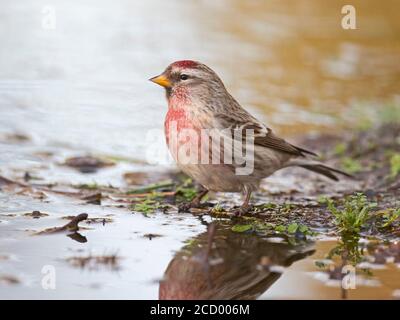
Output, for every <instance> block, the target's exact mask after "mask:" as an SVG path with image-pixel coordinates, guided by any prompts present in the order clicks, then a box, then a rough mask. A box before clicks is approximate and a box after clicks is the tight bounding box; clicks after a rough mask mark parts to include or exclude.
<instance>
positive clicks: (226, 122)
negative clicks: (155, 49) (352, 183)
mask: <svg viewBox="0 0 400 320" xmlns="http://www.w3.org/2000/svg"><path fill="white" fill-rule="evenodd" d="M150 81H152V82H154V83H156V84H158V85H160V86H162V87H164V88H165V91H166V98H167V101H168V112H167V115H166V118H165V123H164V129H165V135H166V141H167V145H168V148H169V150H170V152H171V154H172V156H173V158H174V159H175V161H176V162H177V165H178V167H179V168H180V169H181V170H182V171H183V172H185V173H186V174H187V175H188V176H190V177H191V178H192V179H194V180H195V181H197V182H198V183H199V184H200V185H201V186H202V187H203V190H201V191H200V192H199V193H198V194H197V196H196V197H195V198H194V199H193V200H192V201H191V202H190V203H189V204H185V205H184V206H182V207H181V208H180V209H181V211H185V210H188V209H190V208H192V207H198V206H199V205H200V201H201V199H202V198H203V197H204V196H205V195H206V194H207V193H208V191H215V192H242V193H244V194H245V198H244V202H243V204H242V206H241V207H240V208H239V210H238V212H237V213H238V214H244V213H246V212H248V211H249V209H250V208H251V206H250V204H249V201H250V197H251V193H252V192H253V191H254V190H256V189H257V188H258V187H259V185H260V182H261V180H262V179H264V178H266V177H268V176H270V175H271V174H273V173H274V172H275V171H277V170H279V169H282V168H286V167H290V166H299V167H302V168H305V169H308V170H311V171H314V172H317V173H319V174H322V175H324V176H326V177H328V178H330V179H333V180H338V178H337V176H336V175H335V173H339V174H342V175H345V176H350V175H348V174H347V173H345V172H343V171H340V170H337V169H334V168H331V167H328V166H326V165H324V164H323V163H321V162H319V161H316V160H314V159H312V158H311V156H316V154H315V153H314V152H312V151H308V150H306V149H303V148H300V147H297V146H295V145H293V144H291V143H289V142H286V141H285V140H284V139H282V138H279V137H278V136H276V135H275V134H274V133H273V132H272V130H271V129H270V128H268V127H267V126H266V125H264V124H263V123H262V122H260V121H259V120H257V119H256V118H255V117H253V116H252V115H251V114H250V113H249V112H247V111H246V110H245V109H243V108H242V107H241V106H240V104H239V103H238V102H237V101H236V100H235V99H234V98H233V97H232V96H231V95H230V94H229V92H228V91H227V89H226V88H225V86H224V84H223V82H222V80H221V79H220V78H219V77H218V75H217V74H216V73H215V72H214V71H213V70H212V69H211V68H209V67H208V66H206V65H204V64H202V63H200V62H197V61H192V60H181V61H176V62H174V63H172V64H170V65H169V66H168V67H167V68H166V69H165V71H164V72H163V73H162V74H160V75H158V76H156V77H153V78H151V79H150ZM204 132H205V133H206V134H208V136H207V135H206V137H208V138H206V139H200V138H199V137H201V138H203V137H204ZM210 132H211V133H210ZM237 132H238V133H241V134H242V135H240V134H237ZM248 132H250V134H249V133H248ZM243 133H245V134H243ZM218 135H219V136H218ZM215 137H220V138H221V137H222V138H224V139H223V141H224V142H226V141H228V142H227V144H228V145H229V143H230V145H229V147H228V148H223V150H221V144H220V143H211V142H210V139H214V138H215ZM247 138H249V139H250V140H247ZM248 141H251V143H248ZM237 142H241V144H237ZM239 151H240V152H239ZM188 153H189V155H188ZM199 154H200V155H201V159H200V156H199ZM238 154H239V156H238ZM243 154H245V155H247V154H249V155H251V156H252V158H251V157H248V158H246V157H245V156H243ZM203 155H205V156H204V157H203ZM215 158H216V159H217V160H218V158H219V161H214V160H215ZM188 159H189V160H188ZM196 159H197V161H193V160H196ZM232 159H233V160H232ZM247 160H248V162H250V163H251V166H248V167H249V168H250V169H251V170H246V169H248V168H247V165H248V163H245V162H246V161H247Z"/></svg>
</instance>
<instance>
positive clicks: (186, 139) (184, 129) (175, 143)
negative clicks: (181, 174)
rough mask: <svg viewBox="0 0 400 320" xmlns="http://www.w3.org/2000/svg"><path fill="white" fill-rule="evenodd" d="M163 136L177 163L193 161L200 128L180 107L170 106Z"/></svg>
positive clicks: (195, 156) (195, 155)
mask: <svg viewBox="0 0 400 320" xmlns="http://www.w3.org/2000/svg"><path fill="white" fill-rule="evenodd" d="M164 127H165V137H166V141H167V145H168V148H169V150H170V152H171V154H172V157H173V158H174V159H175V161H177V162H178V163H184V162H186V163H187V161H190V162H191V161H195V162H196V163H197V160H196V159H197V157H198V154H199V148H200V132H201V130H200V128H199V126H198V125H197V124H196V123H195V120H193V119H191V118H190V116H189V115H188V114H187V112H186V111H185V110H184V109H182V108H170V109H169V110H168V113H167V116H166V118H165V123H164Z"/></svg>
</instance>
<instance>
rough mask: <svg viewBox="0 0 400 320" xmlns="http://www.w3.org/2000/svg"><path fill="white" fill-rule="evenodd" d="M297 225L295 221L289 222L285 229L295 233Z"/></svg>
mask: <svg viewBox="0 0 400 320" xmlns="http://www.w3.org/2000/svg"><path fill="white" fill-rule="evenodd" d="M298 227H299V225H298V224H297V223H296V222H294V223H291V224H289V225H288V227H287V231H288V232H289V233H296V231H297V229H298Z"/></svg>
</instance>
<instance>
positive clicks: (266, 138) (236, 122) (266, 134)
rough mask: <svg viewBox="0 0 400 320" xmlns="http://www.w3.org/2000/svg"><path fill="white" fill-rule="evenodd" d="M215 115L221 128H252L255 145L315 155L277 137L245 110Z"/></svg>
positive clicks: (292, 152) (294, 153) (299, 154)
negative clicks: (238, 112) (233, 113)
mask: <svg viewBox="0 0 400 320" xmlns="http://www.w3.org/2000/svg"><path fill="white" fill-rule="evenodd" d="M216 117H217V118H218V120H219V123H220V124H221V126H222V127H223V128H232V129H239V128H240V129H242V131H243V132H244V131H245V130H246V129H251V130H254V144H255V145H258V146H263V147H266V148H271V149H274V150H278V151H281V152H286V153H289V154H292V155H294V156H300V157H301V156H303V157H304V154H310V155H313V156H317V155H316V154H315V153H314V152H312V151H309V150H306V149H303V148H300V147H296V146H294V145H292V144H290V143H288V142H286V141H285V140H284V139H282V138H279V137H277V136H276V135H275V134H274V133H273V132H272V130H271V129H270V128H268V127H265V126H263V125H262V124H261V123H259V122H256V121H257V120H256V119H255V118H253V117H252V116H250V115H249V114H247V112H246V113H245V114H240V116H238V115H237V114H235V117H232V116H231V115H229V114H217V115H216ZM246 120H247V121H246Z"/></svg>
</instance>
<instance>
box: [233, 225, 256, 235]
mask: <svg viewBox="0 0 400 320" xmlns="http://www.w3.org/2000/svg"><path fill="white" fill-rule="evenodd" d="M252 229H253V226H252V225H251V224H235V225H234V226H232V228H231V230H232V231H233V232H240V233H242V232H246V231H250V230H252Z"/></svg>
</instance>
